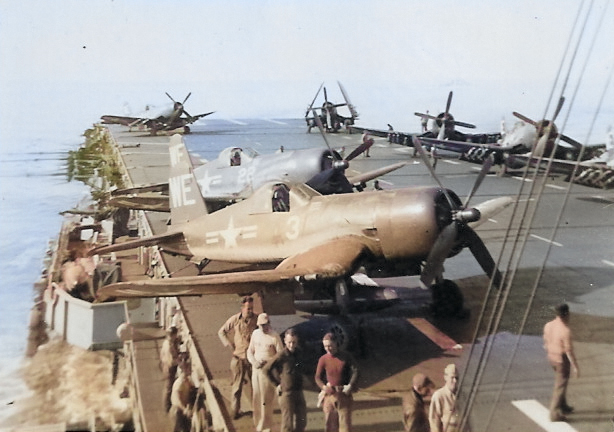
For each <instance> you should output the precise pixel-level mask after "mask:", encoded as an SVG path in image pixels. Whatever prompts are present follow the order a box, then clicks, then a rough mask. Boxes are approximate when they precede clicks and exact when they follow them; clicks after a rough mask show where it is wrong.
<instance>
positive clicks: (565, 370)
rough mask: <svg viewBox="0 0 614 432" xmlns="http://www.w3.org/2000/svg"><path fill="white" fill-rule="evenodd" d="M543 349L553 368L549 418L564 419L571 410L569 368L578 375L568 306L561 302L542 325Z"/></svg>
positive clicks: (554, 419)
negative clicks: (550, 318)
mask: <svg viewBox="0 0 614 432" xmlns="http://www.w3.org/2000/svg"><path fill="white" fill-rule="evenodd" d="M544 349H545V350H546V353H547V354H548V361H549V362H550V365H551V366H552V369H554V391H553V392H552V402H551V403H550V420H552V421H565V420H566V418H565V414H569V413H571V412H572V411H573V407H571V406H569V405H568V404H567V395H566V393H567V383H568V382H569V375H570V368H571V369H573V371H574V374H575V375H576V376H579V375H580V372H579V370H578V364H577V363H576V357H575V356H574V352H573V345H572V341H571V329H570V328H569V306H568V305H567V304H562V305H559V306H557V307H556V318H555V319H553V320H552V321H550V322H548V323H546V325H545V326H544Z"/></svg>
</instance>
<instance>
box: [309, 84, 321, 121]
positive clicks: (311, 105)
mask: <svg viewBox="0 0 614 432" xmlns="http://www.w3.org/2000/svg"><path fill="white" fill-rule="evenodd" d="M323 85H324V82H322V84H320V88H319V89H318V91H317V92H316V95H315V96H314V97H313V100H312V101H311V103H310V104H309V108H307V111H305V117H307V114H309V111H311V108H312V107H313V104H314V103H315V101H316V99H317V98H318V95H319V94H320V90H322V86H323Z"/></svg>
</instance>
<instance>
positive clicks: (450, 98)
mask: <svg viewBox="0 0 614 432" xmlns="http://www.w3.org/2000/svg"><path fill="white" fill-rule="evenodd" d="M451 105H452V91H451V90H450V93H449V94H448V101H447V102H446V115H445V116H444V119H445V118H448V114H449V113H450V106H451Z"/></svg>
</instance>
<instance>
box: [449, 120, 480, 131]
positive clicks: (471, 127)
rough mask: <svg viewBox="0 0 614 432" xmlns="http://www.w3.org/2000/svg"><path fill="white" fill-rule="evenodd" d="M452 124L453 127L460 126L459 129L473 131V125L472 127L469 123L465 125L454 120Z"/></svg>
mask: <svg viewBox="0 0 614 432" xmlns="http://www.w3.org/2000/svg"><path fill="white" fill-rule="evenodd" d="M452 123H454V126H460V127H465V128H469V129H475V125H473V124H471V123H465V122H461V121H456V120H454V121H453V122H452Z"/></svg>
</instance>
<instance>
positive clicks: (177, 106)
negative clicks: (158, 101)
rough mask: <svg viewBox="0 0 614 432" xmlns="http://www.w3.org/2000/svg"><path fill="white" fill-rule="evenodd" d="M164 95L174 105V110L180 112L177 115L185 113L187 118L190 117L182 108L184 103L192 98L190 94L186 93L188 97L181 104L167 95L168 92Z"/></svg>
mask: <svg viewBox="0 0 614 432" xmlns="http://www.w3.org/2000/svg"><path fill="white" fill-rule="evenodd" d="M164 93H166V96H168V98H169V99H170V100H172V101H173V103H174V104H175V109H176V110H178V111H180V113H179V115H181V113H185V115H186V116H188V117H189V118H191V117H192V116H191V115H190V114H189V113H188V112H187V111H186V110H185V108H184V106H185V103H186V101H187V100H188V99H189V98H190V96H192V92H189V93H188V95H187V96H186V97H185V98H184V99H183V102H177V101H176V100H175V99H173V97H172V96H171V95H170V94H168V92H164Z"/></svg>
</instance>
